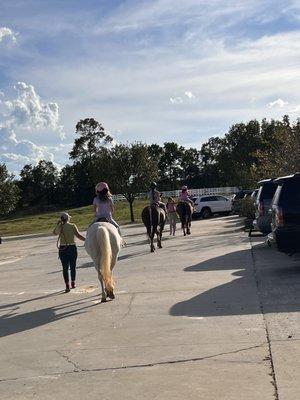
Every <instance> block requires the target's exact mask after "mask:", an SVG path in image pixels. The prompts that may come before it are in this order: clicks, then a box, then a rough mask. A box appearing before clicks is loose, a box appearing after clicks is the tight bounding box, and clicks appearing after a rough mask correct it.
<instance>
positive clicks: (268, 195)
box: [253, 179, 277, 235]
mask: <svg viewBox="0 0 300 400" xmlns="http://www.w3.org/2000/svg"><path fill="white" fill-rule="evenodd" d="M258 184H259V186H260V187H259V189H258V193H257V196H256V202H255V209H256V210H255V219H254V221H253V227H254V229H257V230H259V231H260V232H261V233H263V234H264V235H267V234H268V233H270V232H271V230H272V229H271V213H270V208H271V203H272V199H273V196H274V194H275V191H276V188H277V183H276V182H275V181H274V179H264V180H262V181H260V182H258Z"/></svg>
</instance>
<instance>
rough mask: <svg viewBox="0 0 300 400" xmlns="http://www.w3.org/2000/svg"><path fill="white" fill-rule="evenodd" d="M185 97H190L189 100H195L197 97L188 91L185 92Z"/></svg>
mask: <svg viewBox="0 0 300 400" xmlns="http://www.w3.org/2000/svg"><path fill="white" fill-rule="evenodd" d="M184 94H185V96H186V97H188V98H189V99H195V98H196V96H195V95H194V94H193V93H192V92H190V91H189V90H187V91H186V92H184Z"/></svg>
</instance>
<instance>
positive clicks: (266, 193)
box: [257, 183, 277, 200]
mask: <svg viewBox="0 0 300 400" xmlns="http://www.w3.org/2000/svg"><path fill="white" fill-rule="evenodd" d="M276 189H277V185H276V184H275V183H266V184H264V185H263V186H261V190H260V191H259V196H257V197H258V198H259V200H265V199H272V198H273V196H274V194H275V191H276Z"/></svg>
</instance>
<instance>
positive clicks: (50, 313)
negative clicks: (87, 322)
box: [0, 296, 97, 337]
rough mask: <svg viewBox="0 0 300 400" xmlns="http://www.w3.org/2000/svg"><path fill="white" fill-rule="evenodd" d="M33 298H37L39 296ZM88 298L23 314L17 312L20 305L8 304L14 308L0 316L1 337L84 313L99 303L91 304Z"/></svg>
mask: <svg viewBox="0 0 300 400" xmlns="http://www.w3.org/2000/svg"><path fill="white" fill-rule="evenodd" d="M93 297H94V296H93ZM33 300H37V298H36V299H33ZM87 300H90V298H88V299H87V298H86V299H84V300H75V301H71V302H68V303H65V304H62V305H57V306H53V307H47V308H43V309H40V310H35V311H30V312H27V313H23V314H18V313H17V310H18V307H13V305H12V304H10V305H7V308H9V307H12V309H9V310H8V312H7V313H6V314H5V315H2V316H1V317H0V337H5V336H9V335H13V334H14V333H19V332H24V331H27V330H29V329H34V328H37V327H39V326H42V325H45V324H49V323H51V322H54V321H58V320H60V319H63V318H67V317H70V316H73V315H79V314H83V313H84V312H86V310H87V309H89V308H91V307H94V306H96V305H97V304H90V303H88V301H87ZM87 303H88V305H87Z"/></svg>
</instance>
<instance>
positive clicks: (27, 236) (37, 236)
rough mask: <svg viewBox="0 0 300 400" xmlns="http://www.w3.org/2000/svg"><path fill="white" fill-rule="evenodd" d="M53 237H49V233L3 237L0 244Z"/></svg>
mask: <svg viewBox="0 0 300 400" xmlns="http://www.w3.org/2000/svg"><path fill="white" fill-rule="evenodd" d="M54 236H55V235H51V234H49V233H31V234H28V235H19V236H3V237H2V238H1V239H2V243H5V242H11V241H13V240H26V239H34V238H39V237H54Z"/></svg>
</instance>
